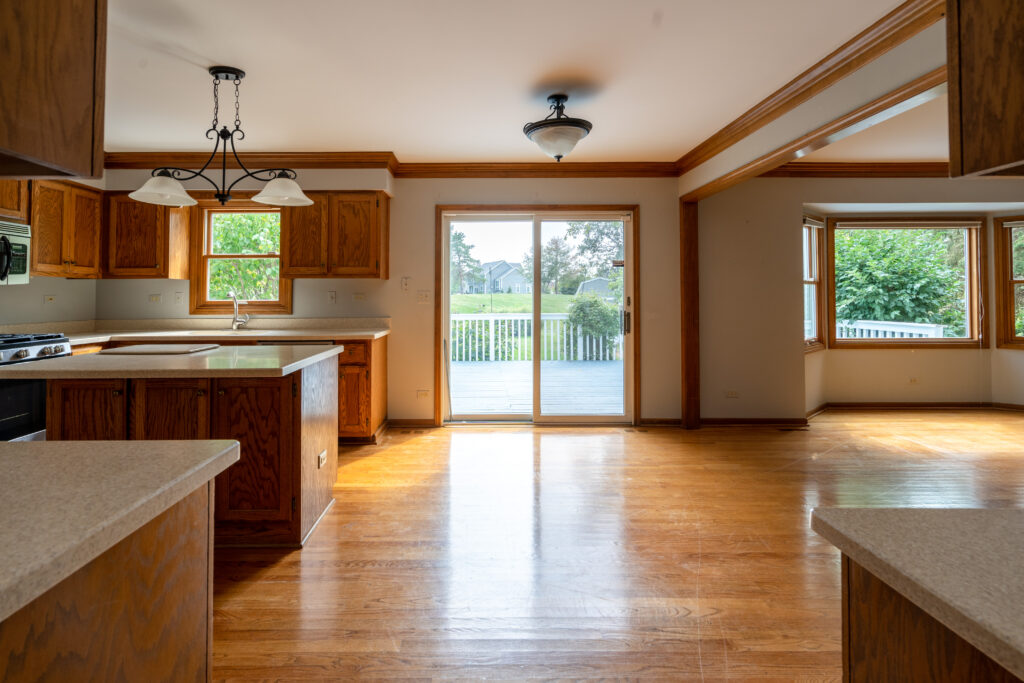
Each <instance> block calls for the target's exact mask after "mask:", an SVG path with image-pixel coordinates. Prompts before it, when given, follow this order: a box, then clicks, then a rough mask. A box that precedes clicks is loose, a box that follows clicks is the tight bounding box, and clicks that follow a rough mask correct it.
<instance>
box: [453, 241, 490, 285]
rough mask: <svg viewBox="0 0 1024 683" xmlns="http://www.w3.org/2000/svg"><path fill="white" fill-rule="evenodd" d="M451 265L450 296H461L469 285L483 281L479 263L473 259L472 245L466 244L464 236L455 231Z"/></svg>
mask: <svg viewBox="0 0 1024 683" xmlns="http://www.w3.org/2000/svg"><path fill="white" fill-rule="evenodd" d="M450 252H451V265H450V268H451V269H450V270H449V271H448V272H449V273H450V276H449V279H450V283H449V288H450V293H451V294H462V293H464V292H465V291H466V289H467V288H468V287H469V286H470V285H474V284H478V283H480V282H481V281H482V280H483V272H482V271H481V270H480V262H479V261H478V260H476V259H475V258H473V245H472V244H467V243H466V234H465V233H464V232H460V231H458V230H456V231H455V232H453V233H452V241H451V249H450Z"/></svg>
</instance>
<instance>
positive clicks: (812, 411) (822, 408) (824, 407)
mask: <svg viewBox="0 0 1024 683" xmlns="http://www.w3.org/2000/svg"><path fill="white" fill-rule="evenodd" d="M826 410H828V404H827V403H822V404H821V405H820V406H818V407H817V408H811V409H810V410H808V411H807V419H808V420H810V419H811V418H812V417H814V416H815V415H817V414H818V413H823V412H825V411H826Z"/></svg>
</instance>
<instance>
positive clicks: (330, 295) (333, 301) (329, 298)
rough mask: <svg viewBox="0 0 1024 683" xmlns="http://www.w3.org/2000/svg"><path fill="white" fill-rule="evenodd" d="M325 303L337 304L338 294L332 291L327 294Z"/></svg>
mask: <svg viewBox="0 0 1024 683" xmlns="http://www.w3.org/2000/svg"><path fill="white" fill-rule="evenodd" d="M327 303H329V304H336V303H338V293H337V292H336V291H334V290H333V289H332V290H330V291H328V292H327Z"/></svg>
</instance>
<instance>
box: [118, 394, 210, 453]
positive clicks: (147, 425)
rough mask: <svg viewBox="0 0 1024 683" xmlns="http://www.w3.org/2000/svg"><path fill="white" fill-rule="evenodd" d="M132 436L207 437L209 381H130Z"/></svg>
mask: <svg viewBox="0 0 1024 683" xmlns="http://www.w3.org/2000/svg"><path fill="white" fill-rule="evenodd" d="M131 398H132V424H131V430H132V438H133V439H209V438H210V380H208V379H140V380H133V381H132V397H131Z"/></svg>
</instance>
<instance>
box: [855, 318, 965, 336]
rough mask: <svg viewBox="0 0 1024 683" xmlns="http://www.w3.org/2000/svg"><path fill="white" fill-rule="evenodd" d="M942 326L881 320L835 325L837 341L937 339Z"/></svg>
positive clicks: (941, 332) (943, 331) (942, 328)
mask: <svg viewBox="0 0 1024 683" xmlns="http://www.w3.org/2000/svg"><path fill="white" fill-rule="evenodd" d="M944 333H945V326H944V325H930V324H927V323H896V322H884V321H881V320H840V321H839V322H838V323H837V324H836V337H837V338H839V339H904V338H915V339H939V338H941V337H942V336H943V334H944Z"/></svg>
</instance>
